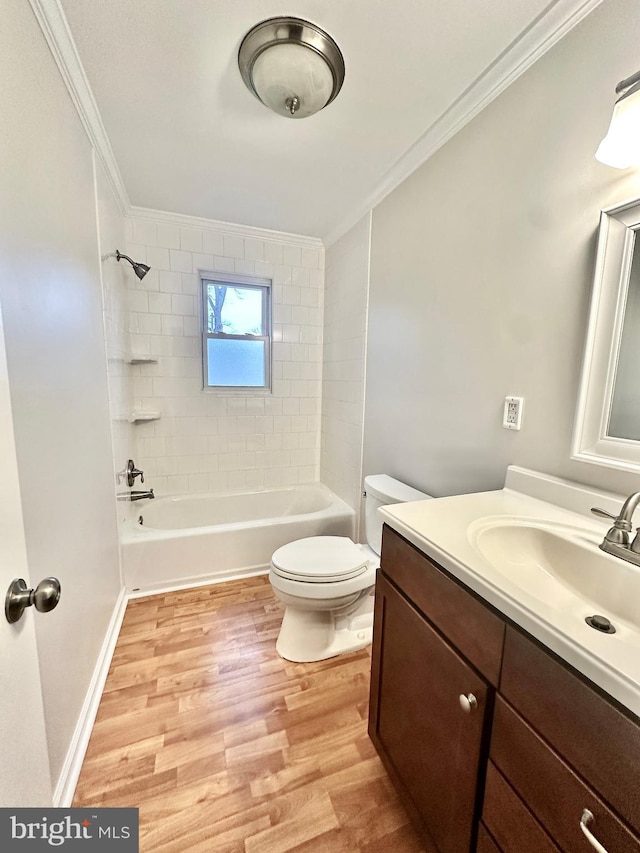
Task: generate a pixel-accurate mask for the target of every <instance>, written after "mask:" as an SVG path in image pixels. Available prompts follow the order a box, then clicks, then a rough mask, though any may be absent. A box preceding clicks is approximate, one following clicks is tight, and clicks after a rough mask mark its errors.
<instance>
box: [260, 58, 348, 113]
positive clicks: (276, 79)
mask: <svg viewBox="0 0 640 853" xmlns="http://www.w3.org/2000/svg"><path fill="white" fill-rule="evenodd" d="M251 76H252V79H253V88H254V89H255V92H256V95H257V96H258V97H259V98H260V100H261V101H262V103H263V104H265V106H267V107H269V108H270V109H272V110H273V111H274V112H275V113H278V114H279V115H282V116H288V117H293V118H305V117H306V116H310V115H313V113H317V112H318V111H319V110H321V109H322V108H323V107H325V106H326V105H327V103H328V102H329V98H330V97H331V92H332V90H333V74H332V73H331V69H330V68H329V66H328V65H327V63H326V62H325V60H324V59H323V58H322V57H321V56H320V54H319V53H316V52H315V51H314V50H312V49H311V48H308V47H305V46H304V45H301V44H277V45H274V46H273V47H270V48H268V49H267V50H263V51H262V53H261V54H260V56H258V58H257V59H256V61H255V62H254V63H253V69H252V74H251ZM294 98H297V99H298V106H297V108H295V109H294V112H293V116H292V115H291V104H292V103H293V99H294Z"/></svg>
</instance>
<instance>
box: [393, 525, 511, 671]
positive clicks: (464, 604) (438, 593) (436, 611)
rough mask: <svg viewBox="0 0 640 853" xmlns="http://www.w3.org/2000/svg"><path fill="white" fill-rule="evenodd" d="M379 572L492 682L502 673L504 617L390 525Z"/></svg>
mask: <svg viewBox="0 0 640 853" xmlns="http://www.w3.org/2000/svg"><path fill="white" fill-rule="evenodd" d="M381 564H382V571H383V572H384V573H385V575H387V577H389V578H390V579H391V580H392V581H393V582H394V583H395V584H396V586H398V587H399V588H400V589H401V590H402V592H403V593H404V594H405V595H406V596H407V597H408V598H409V599H411V601H412V603H413V604H415V606H416V607H417V608H418V609H420V610H421V611H422V612H423V613H424V614H425V615H426V616H427V617H428V618H429V619H430V621H431V622H432V623H433V624H434V625H435V626H436V628H438V630H440V631H441V632H442V633H443V634H444V635H445V636H446V637H447V639H448V640H449V642H450V643H452V645H454V646H455V647H456V648H457V649H458V650H459V651H460V652H461V653H462V654H463V655H464V656H465V657H466V658H467V659H468V660H469V661H471V663H472V664H473V665H474V666H475V667H476V668H477V669H478V670H479V671H480V672H481V673H482V675H484V677H485V678H486V679H487V680H488V681H489V682H490V683H491V684H493V685H497V684H498V680H499V678H500V662H501V659H502V648H503V644H504V630H505V626H504V622H503V621H502V619H500V618H499V617H498V616H496V615H495V613H493V612H492V611H491V610H489V609H488V608H487V606H486V605H485V604H483V603H482V602H480V601H478V600H477V599H476V598H474V596H473V595H471V593H469V592H467V590H465V589H463V587H462V586H460V585H459V584H458V583H457V582H456V581H454V580H453V579H452V578H450V577H449V576H448V575H447V574H445V573H444V571H443V570H442V569H441V568H440V567H439V566H437V565H436V564H435V563H432V562H431V560H429V558H428V557H426V556H425V555H424V554H422V553H421V552H420V551H418V550H417V548H414V546H413V545H411V543H409V542H407V541H406V540H405V539H403V538H402V537H401V536H400V535H399V534H397V533H396V532H395V530H392V529H391V528H390V527H388V526H386V525H385V527H384V535H383V537H382V559H381Z"/></svg>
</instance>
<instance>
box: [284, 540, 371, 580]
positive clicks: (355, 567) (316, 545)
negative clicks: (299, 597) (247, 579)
mask: <svg viewBox="0 0 640 853" xmlns="http://www.w3.org/2000/svg"><path fill="white" fill-rule="evenodd" d="M271 564H272V567H273V571H274V572H275V573H276V574H277V575H280V577H283V578H289V580H297V581H305V582H306V583H330V582H332V581H344V580H349V579H350V578H356V577H358V575H361V574H363V572H365V571H366V570H367V567H368V563H367V558H366V555H365V554H364V553H363V552H362V551H361V550H360V548H358V547H357V546H356V545H354V543H353V542H352V541H351V539H348V538H347V537H346V536H310V537H308V538H306V539H298V540H296V541H295V542H290V543H289V544H288V545H283V546H282V548H278V550H277V551H276V552H275V553H274V555H273V557H272V558H271Z"/></svg>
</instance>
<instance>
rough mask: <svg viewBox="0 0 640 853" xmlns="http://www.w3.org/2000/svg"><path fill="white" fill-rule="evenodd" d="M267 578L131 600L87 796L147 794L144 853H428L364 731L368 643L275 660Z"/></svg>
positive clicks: (274, 614) (104, 800) (277, 611)
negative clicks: (348, 650)
mask: <svg viewBox="0 0 640 853" xmlns="http://www.w3.org/2000/svg"><path fill="white" fill-rule="evenodd" d="M281 618H282V609H281V605H280V604H279V602H277V601H276V600H275V599H274V598H273V595H272V593H271V588H270V586H269V582H268V579H267V578H266V577H259V578H250V579H245V580H242V581H234V582H230V583H225V584H217V585H212V586H207V587H199V588H196V589H192V590H186V591H178V592H172V593H169V594H166V595H158V596H152V597H149V598H144V599H137V600H134V601H131V602H130V603H129V605H128V607H127V611H126V614H125V619H124V623H123V626H122V630H121V633H120V637H119V639H118V643H117V646H116V650H115V654H114V657H113V662H112V665H111V669H110V671H109V676H108V679H107V683H106V688H105V692H104V695H103V698H102V701H101V704H100V709H99V712H98V716H97V719H96V723H95V726H94V730H93V734H92V737H91V741H90V743H89V749H88V752H87V756H86V759H85V763H84V765H83V769H82V773H81V775H80V780H79V783H78V787H77V790H76V796H75V800H74V805H76V806H136V807H139V809H140V850H141V851H142V853H156V851H167V853H168V851H175V853H196V851H207V853H285V851H294V850H295V851H298V853H360V851H362V853H417V851H420V850H422V849H423V848H422V846H421V844H420V841H419V840H418V837H417V835H416V834H415V833H414V831H413V829H412V828H411V827H410V825H408V822H407V818H406V815H405V813H404V811H403V809H402V807H401V806H400V804H399V802H398V800H397V798H396V795H395V793H394V791H393V789H392V787H391V785H390V783H389V781H388V778H387V776H386V773H385V771H384V769H383V768H382V765H381V764H380V761H379V760H378V758H377V755H376V753H375V751H374V749H373V747H372V745H371V742H370V741H369V738H368V737H367V733H366V718H367V700H368V690H369V666H370V655H369V653H368V651H362V652H356V653H354V654H351V655H343V656H341V657H339V658H333V659H332V660H329V661H321V662H319V663H316V664H292V663H288V662H287V661H283V660H282V659H281V658H279V657H278V656H277V654H276V651H275V640H276V637H277V634H278V629H279V627H280V620H281Z"/></svg>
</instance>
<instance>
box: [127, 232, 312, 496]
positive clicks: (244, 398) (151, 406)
mask: <svg viewBox="0 0 640 853" xmlns="http://www.w3.org/2000/svg"><path fill="white" fill-rule="evenodd" d="M127 254H129V255H130V256H131V257H132V258H134V259H135V260H136V261H143V262H144V263H147V264H149V265H150V266H151V268H152V269H151V271H150V272H149V273H148V274H147V275H146V276H145V278H144V279H142V281H139V280H138V279H137V278H136V277H135V276H134V275H133V273H132V271H131V270H129V275H128V276H127V281H128V283H129V311H130V314H129V316H130V339H131V350H132V352H133V353H134V354H136V355H148V356H152V357H154V358H156V359H157V363H155V364H153V363H152V364H141V365H137V366H134V367H132V373H133V387H134V398H135V401H134V407H135V409H136V410H138V411H144V412H158V413H159V415H160V417H159V418H158V419H157V420H152V421H143V422H140V423H137V424H136V427H135V433H136V453H137V456H136V459H135V461H136V464H137V465H138V467H139V468H143V469H144V471H145V487H147V486H148V487H151V488H154V489H155V490H156V493H157V494H159V495H162V494H163V493H165V494H176V493H187V492H203V491H227V490H229V491H236V490H242V489H262V488H270V487H277V486H281V485H289V484H294V483H302V482H310V481H314V480H317V479H319V455H320V405H321V379H322V375H321V374H322V322H323V285H324V252H323V249H322V246H321V244H320V242H319V241H314V240H311V239H310V240H308V241H307V240H306V239H305V238H297V237H289V236H288V235H282V236H281V237H280V235H278V234H277V233H276V232H265V236H264V237H263V236H262V235H260V236H256V232H255V231H253V230H252V229H246V231H245V230H244V229H242V228H240V227H238V226H233V227H232V229H230V230H225V228H224V226H222V225H219V224H214V223H211V224H209V223H207V222H206V220H197V221H196V223H195V224H193V225H191V224H185V219H183V218H180V220H179V221H172V220H171V218H170V217H167V218H164V217H163V218H162V219H158V220H155V219H154V218H151V217H147V216H140V217H137V218H129V219H128V221H127ZM127 266H128V265H127ZM199 270H204V271H208V272H224V273H234V272H235V273H238V274H241V275H256V276H261V277H266V278H270V279H271V280H272V287H273V303H272V305H273V388H272V393H263V392H251V391H246V392H237V393H235V394H228V393H226V392H219V391H211V390H207V391H205V390H203V381H202V359H201V351H202V343H201V341H202V339H201V334H202V332H201V329H202V318H201V311H202V309H201V299H200V289H199V288H200V285H199V275H198V272H199Z"/></svg>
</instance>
